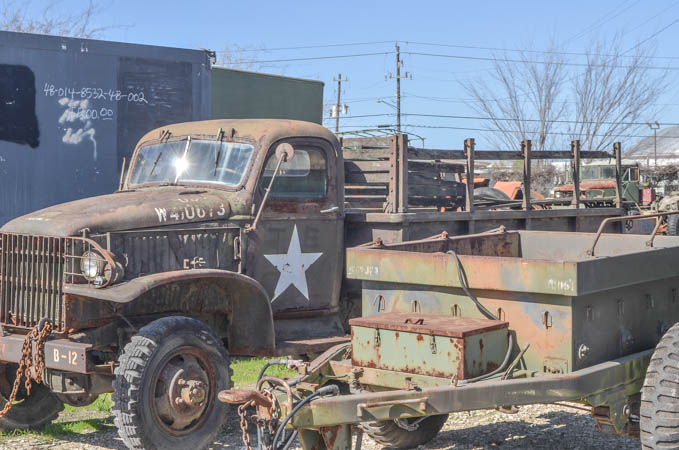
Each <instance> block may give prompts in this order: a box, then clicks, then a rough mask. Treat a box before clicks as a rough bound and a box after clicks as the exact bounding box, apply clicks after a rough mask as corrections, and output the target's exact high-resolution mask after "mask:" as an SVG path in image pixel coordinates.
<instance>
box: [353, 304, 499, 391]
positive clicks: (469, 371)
mask: <svg viewBox="0 0 679 450" xmlns="http://www.w3.org/2000/svg"><path fill="white" fill-rule="evenodd" d="M349 323H350V324H351V342H352V360H353V365H354V366H359V367H369V368H372V369H383V370H392V371H398V372H406V373H412V374H418V375H429V376H433V377H442V378H452V377H455V376H457V379H459V380H463V379H468V378H474V377H477V376H479V375H484V374H486V373H489V372H491V371H492V370H494V369H496V368H497V367H499V365H500V364H501V363H502V360H503V358H504V357H505V354H506V353H507V327H508V324H507V322H501V321H496V320H488V319H478V318H470V317H447V316H440V315H434V314H421V313H399V312H393V313H385V314H378V315H375V316H370V317H360V318H356V319H352V320H351V321H350V322H349Z"/></svg>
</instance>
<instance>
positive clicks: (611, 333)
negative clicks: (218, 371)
mask: <svg viewBox="0 0 679 450" xmlns="http://www.w3.org/2000/svg"><path fill="white" fill-rule="evenodd" d="M620 220H622V219H620ZM605 225H606V224H605V223H603V224H602V225H601V227H600V231H601V230H603V229H604V228H605ZM678 258H679V238H678V237H671V236H653V237H651V238H650V239H649V238H648V236H640V235H613V234H599V233H597V234H595V233H563V232H544V231H510V232H507V231H505V230H504V229H500V230H497V231H495V232H489V233H482V234H477V235H468V236H459V237H450V236H448V235H447V234H446V233H443V234H441V235H439V236H434V237H432V238H429V239H421V240H417V241H409V242H403V243H392V244H384V243H383V242H375V243H372V244H368V245H363V246H360V247H355V248H350V249H348V250H347V258H346V273H347V277H348V278H349V279H355V280H359V281H361V283H362V292H363V298H362V304H363V317H362V318H360V319H354V320H353V321H352V333H353V334H352V336H353V340H352V343H350V344H343V345H339V346H337V347H335V348H333V349H330V350H328V351H327V352H326V353H325V354H323V355H321V356H320V357H318V358H317V359H316V360H314V361H313V362H312V363H311V364H310V365H306V366H304V367H303V368H302V369H301V370H300V376H299V377H298V378H297V379H296V380H293V381H291V382H290V389H293V390H294V391H296V393H297V395H299V396H300V397H301V398H304V399H309V400H308V401H307V403H305V404H300V405H298V406H297V407H296V408H295V411H294V414H292V415H291V417H292V418H291V420H290V421H289V422H287V423H284V424H283V426H284V425H286V424H287V426H288V427H291V428H295V429H297V430H298V431H299V436H300V441H301V443H302V447H303V448H305V449H311V448H328V449H337V450H339V449H348V448H351V445H352V442H351V439H350V437H351V429H352V428H351V427H352V426H353V425H355V424H359V423H365V422H372V423H376V422H381V423H389V422H390V421H392V420H395V421H397V424H400V425H399V427H401V430H403V429H410V430H415V429H417V427H414V426H413V427H411V425H412V424H417V423H419V422H418V418H423V417H429V416H436V415H441V414H447V413H451V412H460V411H472V410H479V409H492V408H505V407H507V405H517V406H518V405H528V404H535V403H553V402H558V401H575V402H579V403H581V404H583V405H586V406H589V407H591V408H592V415H593V417H594V419H595V422H596V424H597V427H598V428H599V429H601V430H604V431H611V432H616V433H619V434H623V435H627V436H636V437H638V436H639V434H640V422H641V423H642V427H643V420H651V419H652V418H651V419H643V418H641V419H640V417H641V416H642V414H643V410H642V413H640V405H641V402H642V400H643V398H642V394H641V392H642V387H643V386H644V382H645V380H646V382H647V383H649V382H650V383H653V380H655V379H656V378H657V377H656V378H654V377H653V376H652V377H651V381H649V379H648V378H647V368H648V367H649V364H651V365H653V364H654V363H653V362H652V358H651V357H652V355H653V353H654V351H656V352H657V350H656V345H658V342H659V341H660V340H661V338H663V336H668V335H671V334H672V333H673V331H672V330H677V326H674V327H673V325H675V324H677V323H678V322H679V307H678V306H679V305H677V301H678V300H677V290H679V267H678V266H677V265H676V261H677V259H678ZM483 309H485V312H483V313H482V310H483ZM484 315H485V316H486V317H488V316H494V320H488V319H487V318H484ZM437 318H438V319H437ZM498 318H499V319H500V320H497V319H498ZM490 319H493V317H490ZM406 320H407V321H408V323H406ZM485 322H487V323H485ZM490 324H494V325H495V327H496V328H492V326H491V327H490V328H489V327H488V325H490ZM504 326H508V328H504ZM465 329H466V330H474V331H473V332H472V333H471V336H467V338H469V337H473V336H477V337H482V338H483V340H484V341H487V342H488V343H489V344H490V345H492V346H493V347H494V349H493V352H491V353H492V355H491V356H490V359H489V361H491V363H490V364H486V365H485V368H484V370H481V371H479V372H473V371H472V372H469V373H467V372H466V371H467V369H468V367H467V366H466V362H465V357H466V355H467V353H466V352H465V350H466V347H469V349H470V350H472V351H471V353H469V355H470V357H471V358H472V359H473V358H478V357H479V355H480V352H479V350H480V345H479V342H478V339H477V340H474V339H461V340H458V341H457V342H453V339H449V341H448V342H445V343H444V342H443V340H444V338H445V337H446V336H448V337H451V336H463V333H461V330H465ZM668 330H669V331H668ZM665 340H666V338H663V342H665ZM449 343H450V344H451V345H448V344H449ZM440 344H443V345H440ZM676 345H678V346H679V341H678V342H677V344H676ZM657 348H658V349H661V348H664V347H663V346H662V345H658V347H657ZM439 350H440V351H441V352H442V353H444V354H443V355H440V354H438V353H437V352H438V351H439ZM463 354H464V355H465V357H463V356H462V355H463ZM501 359H502V362H501V363H498V361H500V360H501ZM653 361H655V360H653ZM655 364H656V365H657V362H656V363H655ZM649 370H651V369H649ZM672 373H673V372H672ZM479 375H480V376H479ZM474 376H476V378H471V379H469V377H474ZM654 376H655V375H654ZM332 384H339V385H340V388H339V389H335V391H334V392H335V393H340V392H341V393H342V394H343V395H336V396H331V397H325V398H320V399H318V398H315V397H316V396H322V395H327V394H328V393H330V392H332V391H331V389H332V387H331V386H330V385H332ZM286 385H287V384H286ZM342 386H345V387H344V388H342ZM660 387H661V386H660V385H659V387H658V388H660ZM343 389H344V390H343ZM644 392H650V391H644ZM220 395H221V396H222V400H223V401H233V400H234V399H235V398H236V395H235V394H234V392H223V393H222V394H220ZM239 395H240V396H241V398H244V395H243V394H242V393H240V394H239ZM248 395H252V394H248ZM272 395H276V396H277V397H278V399H279V404H281V405H284V404H285V402H286V394H283V393H280V394H279V393H276V391H275V390H273V391H272ZM248 398H252V397H248ZM311 400H313V401H311ZM304 401H305V400H302V402H304ZM645 401H646V403H647V406H646V408H649V407H650V406H649V405H651V403H649V400H648V398H647V400H645ZM675 403H676V402H675ZM673 405H674V404H673ZM656 406H657V405H656ZM675 406H679V405H674V406H672V407H675ZM291 407H292V403H290V407H288V406H282V407H281V408H282V409H281V411H280V412H279V413H278V414H279V415H278V417H283V416H285V415H287V414H288V413H289V412H290V411H291ZM267 411H269V409H267V408H263V407H261V406H259V407H258V415H259V417H266V416H267V414H270V412H269V413H267ZM647 411H648V409H647ZM372 426H373V427H374V426H375V425H372ZM404 427H405V428H404ZM409 427H410V428H409ZM370 429H371V428H370V427H368V428H367V430H370ZM647 429H649V428H648V423H647ZM373 430H374V428H373ZM368 433H370V431H368ZM394 433H397V434H398V433H399V431H398V430H397V431H394ZM648 436H649V435H648V431H647V435H646V438H645V439H646V442H648V439H649V438H648ZM430 438H431V437H429V439H430ZM642 439H644V437H643V436H642ZM649 448H651V447H649Z"/></svg>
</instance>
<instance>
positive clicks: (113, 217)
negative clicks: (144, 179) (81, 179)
mask: <svg viewBox="0 0 679 450" xmlns="http://www.w3.org/2000/svg"><path fill="white" fill-rule="evenodd" d="M231 196H233V194H230V193H228V192H224V191H219V190H211V189H192V188H187V187H179V186H169V187H168V186H163V187H157V188H145V189H139V190H136V191H123V192H116V193H114V194H109V195H102V196H98V197H90V198H85V199H82V200H76V201H73V202H69V203H62V204H60V205H55V206H52V207H49V208H45V209H42V210H40V211H36V212H33V213H30V214H27V215H25V216H22V217H19V218H17V219H14V220H12V221H10V222H8V223H7V224H5V225H4V226H3V227H2V228H1V229H0V231H5V232H11V233H22V234H40V235H48V236H73V235H77V234H80V231H81V230H83V229H85V228H88V229H89V232H90V233H104V232H109V231H123V230H132V229H141V228H151V227H158V226H167V225H174V224H182V223H198V222H207V221H215V220H223V219H226V218H227V217H229V215H230V213H231V208H230V204H229V197H231Z"/></svg>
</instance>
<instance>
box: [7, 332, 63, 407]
mask: <svg viewBox="0 0 679 450" xmlns="http://www.w3.org/2000/svg"><path fill="white" fill-rule="evenodd" d="M51 332H52V323H51V322H50V321H49V320H46V321H45V324H44V326H43V327H42V329H40V323H39V324H38V325H37V326H36V327H35V328H33V329H32V330H31V331H30V333H28V334H27V335H26V338H25V339H24V344H23V346H22V347H21V359H20V360H19V368H18V369H17V371H16V376H15V377H14V384H13V386H12V393H11V394H10V395H9V398H8V399H7V402H6V403H5V406H4V407H3V408H2V410H0V417H3V416H4V415H5V414H7V413H8V412H9V410H10V409H12V406H14V402H15V400H16V396H17V393H18V392H19V386H21V377H22V375H23V376H25V377H26V381H25V384H24V387H25V388H26V394H27V395H31V385H32V378H33V376H32V375H31V366H35V372H36V375H35V381H36V383H42V372H43V371H44V369H45V351H44V350H45V348H44V347H45V340H46V339H47V337H48V336H49V335H50V333H51ZM33 341H36V346H35V352H36V353H37V355H33ZM34 356H35V359H36V361H35V363H34Z"/></svg>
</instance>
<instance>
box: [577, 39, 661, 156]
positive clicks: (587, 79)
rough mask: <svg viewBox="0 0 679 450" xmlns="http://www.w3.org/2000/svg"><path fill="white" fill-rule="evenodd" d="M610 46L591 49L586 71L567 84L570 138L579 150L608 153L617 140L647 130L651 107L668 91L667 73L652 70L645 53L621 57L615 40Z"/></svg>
mask: <svg viewBox="0 0 679 450" xmlns="http://www.w3.org/2000/svg"><path fill="white" fill-rule="evenodd" d="M611 42H613V43H612V44H609V43H607V42H604V41H600V42H596V43H594V44H593V45H592V47H591V48H590V49H589V50H588V51H587V62H586V65H585V66H584V67H583V69H582V70H581V71H579V73H576V75H575V76H574V77H573V78H572V81H571V90H570V96H571V99H572V100H573V104H574V108H573V112H572V116H571V122H570V123H569V126H568V133H569V134H570V136H571V139H579V140H580V142H581V145H582V148H583V150H603V149H608V148H609V147H611V145H612V144H613V142H615V141H616V140H619V136H621V135H623V134H634V133H635V132H638V131H639V129H640V128H642V127H643V128H646V125H644V123H645V122H647V121H649V120H651V117H653V116H654V114H655V113H657V109H656V108H655V107H654V103H655V102H656V101H657V100H658V97H659V96H660V95H661V94H662V93H663V92H664V91H665V90H666V89H667V86H668V82H667V76H666V75H667V74H666V73H665V71H663V70H656V69H654V68H652V66H653V64H652V61H651V59H652V58H651V56H652V54H653V52H652V51H651V50H650V49H649V48H643V47H641V46H640V45H637V46H634V47H632V49H630V51H623V50H622V48H621V47H620V44H617V43H616V42H620V37H619V36H617V37H614V38H613V40H612V41H611ZM629 53H631V54H629Z"/></svg>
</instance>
